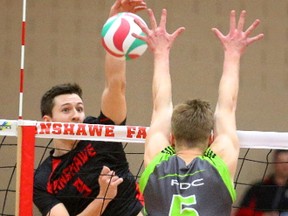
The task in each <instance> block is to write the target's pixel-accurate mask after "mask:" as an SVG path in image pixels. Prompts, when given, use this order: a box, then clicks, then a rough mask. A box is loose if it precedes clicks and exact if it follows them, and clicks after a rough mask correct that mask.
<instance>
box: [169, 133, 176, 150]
mask: <svg viewBox="0 0 288 216" xmlns="http://www.w3.org/2000/svg"><path fill="white" fill-rule="evenodd" d="M169 142H170V144H171V146H173V147H175V137H174V135H173V134H172V133H170V136H169Z"/></svg>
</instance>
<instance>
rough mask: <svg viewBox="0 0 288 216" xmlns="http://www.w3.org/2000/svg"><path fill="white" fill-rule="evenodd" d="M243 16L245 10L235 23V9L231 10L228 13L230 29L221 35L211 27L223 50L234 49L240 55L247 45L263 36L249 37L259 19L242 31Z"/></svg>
mask: <svg viewBox="0 0 288 216" xmlns="http://www.w3.org/2000/svg"><path fill="white" fill-rule="evenodd" d="M245 17H246V11H245V10H243V11H242V12H241V14H240V17H239V21H238V23H237V24H236V12H235V10H232V11H231V13H230V30H229V33H228V34H227V35H223V34H222V33H221V32H220V31H219V30H218V29H217V28H212V31H213V32H214V33H215V35H216V36H217V37H218V38H219V40H220V41H221V43H222V45H223V47H224V50H225V51H228V52H229V51H233V52H235V51H236V52H238V53H239V54H240V55H242V54H243V53H244V51H245V48H246V47H247V46H248V45H250V44H252V43H254V42H255V41H258V40H260V39H262V38H263V37H264V34H258V35H256V36H254V37H249V36H250V35H251V33H252V32H253V31H254V30H255V29H256V28H257V26H258V25H259V23H260V20H259V19H256V20H255V21H254V22H253V23H252V24H251V25H250V26H249V28H248V29H247V30H246V31H244V30H243V29H244V24H245Z"/></svg>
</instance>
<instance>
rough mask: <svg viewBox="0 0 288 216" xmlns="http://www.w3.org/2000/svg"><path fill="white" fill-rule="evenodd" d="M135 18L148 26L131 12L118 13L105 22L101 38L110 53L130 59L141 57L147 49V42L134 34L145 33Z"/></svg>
mask: <svg viewBox="0 0 288 216" xmlns="http://www.w3.org/2000/svg"><path fill="white" fill-rule="evenodd" d="M135 19H139V20H141V21H142V22H143V23H144V24H145V25H146V26H147V24H146V23H145V21H144V20H143V19H142V18H141V17H139V16H138V15H136V14H133V13H129V12H122V13H118V14H116V15H114V16H112V17H110V18H109V19H108V20H107V21H106V22H105V24H104V25H103V28H102V31H101V39H102V45H103V47H104V48H105V49H106V51H107V52H108V53H110V54H111V55H113V56H115V57H117V58H121V59H125V60H129V59H136V58H138V57H140V56H141V55H142V54H143V53H144V52H145V51H146V49H147V44H146V42H145V41H142V40H140V39H138V38H135V37H133V36H132V33H135V34H137V35H145V34H144V33H143V31H142V29H141V28H140V27H139V26H138V25H137V24H136V23H135V22H134V20H135Z"/></svg>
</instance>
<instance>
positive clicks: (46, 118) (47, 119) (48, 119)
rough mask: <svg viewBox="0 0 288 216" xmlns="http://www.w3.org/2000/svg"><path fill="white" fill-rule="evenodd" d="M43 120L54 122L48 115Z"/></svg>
mask: <svg viewBox="0 0 288 216" xmlns="http://www.w3.org/2000/svg"><path fill="white" fill-rule="evenodd" d="M42 119H43V121H45V122H51V121H52V118H51V117H50V116H48V115H44V116H43V117H42Z"/></svg>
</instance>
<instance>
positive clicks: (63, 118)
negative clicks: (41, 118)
mask: <svg viewBox="0 0 288 216" xmlns="http://www.w3.org/2000/svg"><path fill="white" fill-rule="evenodd" d="M46 118H47V116H46ZM84 118H85V112H84V104H83V101H82V99H81V98H80V97H79V96H78V95H77V94H65V95H59V96H57V97H55V98H54V107H53V109H52V117H48V118H47V119H45V120H46V121H52V122H74V123H82V122H83V121H84Z"/></svg>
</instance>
